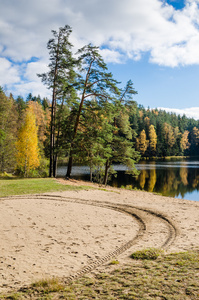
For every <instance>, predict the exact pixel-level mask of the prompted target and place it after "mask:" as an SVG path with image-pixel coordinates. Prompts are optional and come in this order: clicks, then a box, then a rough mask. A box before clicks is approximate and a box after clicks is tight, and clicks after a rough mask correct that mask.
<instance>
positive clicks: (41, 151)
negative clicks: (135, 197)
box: [0, 25, 199, 184]
mask: <svg viewBox="0 0 199 300" xmlns="http://www.w3.org/2000/svg"><path fill="white" fill-rule="evenodd" d="M71 33H72V30H71V28H70V27H69V26H68V25H66V26H65V27H63V28H60V29H59V31H58V32H57V31H52V34H53V38H52V39H50V40H49V42H48V44H47V48H48V50H49V56H50V57H49V60H50V63H49V72H47V73H43V74H38V76H39V77H40V78H41V80H42V82H43V83H44V84H45V85H46V86H47V87H48V88H49V89H50V90H51V92H52V99H50V100H49V99H47V98H43V99H41V97H40V96H39V95H38V96H33V95H32V94H31V93H30V94H29V95H28V96H27V98H26V99H23V97H21V96H18V97H13V95H12V94H9V92H8V91H4V90H3V88H0V173H5V172H7V173H14V174H16V175H18V176H23V177H44V176H50V177H56V175H57V165H58V163H59V162H60V161H61V160H64V161H65V162H66V163H67V165H68V168H67V173H66V177H67V178H70V176H71V171H72V166H73V164H74V163H76V164H77V163H78V164H86V165H88V166H89V167H90V180H91V181H92V180H93V178H94V176H95V179H97V180H98V181H101V182H103V183H104V184H106V183H107V180H108V176H109V174H111V173H112V172H113V170H112V169H111V166H112V164H113V163H121V164H125V165H126V166H127V167H128V170H129V171H128V172H129V173H131V174H133V175H137V174H138V172H137V170H136V168H135V163H136V162H138V161H139V160H140V159H141V158H152V157H153V158H157V157H166V156H195V155H197V154H198V147H199V121H196V120H194V119H190V118H187V117H186V116H185V115H183V116H180V115H176V114H175V113H167V112H165V111H162V110H158V109H150V108H144V107H143V106H141V105H138V104H137V103H136V101H135V100H134V96H135V95H136V94H137V91H135V89H134V87H133V82H132V81H131V80H129V81H128V82H127V83H126V85H124V87H123V88H121V85H122V84H121V83H119V82H117V80H115V79H114V78H113V75H112V74H111V73H110V72H109V71H108V68H107V65H106V64H105V62H104V60H103V58H102V56H101V55H100V50H99V48H97V47H95V46H92V45H90V44H89V45H86V46H84V47H83V48H81V49H79V50H78V51H77V53H76V54H75V55H74V54H73V51H72V47H73V46H72V44H71V43H70V42H69V37H70V34H71ZM35 93H36V92H35Z"/></svg>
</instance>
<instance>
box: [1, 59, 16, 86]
mask: <svg viewBox="0 0 199 300" xmlns="http://www.w3.org/2000/svg"><path fill="white" fill-rule="evenodd" d="M0 66H1V67H0V85H1V86H4V85H10V84H12V83H13V82H19V81H20V76H19V71H18V67H17V66H14V65H13V64H12V63H11V62H10V61H9V60H7V59H6V58H1V57H0Z"/></svg>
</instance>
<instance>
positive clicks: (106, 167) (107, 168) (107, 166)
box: [104, 160, 110, 185]
mask: <svg viewBox="0 0 199 300" xmlns="http://www.w3.org/2000/svg"><path fill="white" fill-rule="evenodd" d="M109 168H110V166H109V162H108V160H107V161H106V165H105V174H104V185H107V181H108V170H109Z"/></svg>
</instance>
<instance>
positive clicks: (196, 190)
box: [58, 160, 199, 201]
mask: <svg viewBox="0 0 199 300" xmlns="http://www.w3.org/2000/svg"><path fill="white" fill-rule="evenodd" d="M114 168H115V169H116V170H117V177H114V176H113V177H112V179H111V181H110V182H109V184H110V185H112V186H114V187H122V186H124V187H128V188H138V189H141V190H146V191H149V192H155V193H161V194H163V195H166V196H172V197H176V198H184V199H188V200H195V201H199V161H197V160H195V161H188V160H182V161H169V162H165V161H164V162H157V161H150V162H146V161H143V162H140V163H139V164H137V168H138V169H139V170H140V174H139V176H138V177H137V178H133V177H132V176H131V175H128V174H125V170H126V167H125V166H121V165H116V166H114ZM58 171H59V175H63V173H62V174H60V168H59V170H58ZM65 172H66V167H64V174H65ZM72 175H73V177H74V178H78V179H84V180H89V168H88V167H75V168H74V169H73V174H72Z"/></svg>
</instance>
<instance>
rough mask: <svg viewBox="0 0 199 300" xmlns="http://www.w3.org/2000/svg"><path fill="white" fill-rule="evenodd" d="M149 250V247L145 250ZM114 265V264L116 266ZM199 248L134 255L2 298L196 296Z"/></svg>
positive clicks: (169, 298) (176, 298)
mask: <svg viewBox="0 0 199 300" xmlns="http://www.w3.org/2000/svg"><path fill="white" fill-rule="evenodd" d="M145 252H146V251H145ZM112 267H113V266H112ZM198 282H199V251H197V250H195V251H188V252H182V253H174V254H169V255H165V254H164V255H163V254H162V255H160V256H159V257H158V258H157V259H156V260H154V259H153V258H152V259H149V258H147V259H143V258H142V259H138V260H136V259H132V262H130V263H129V264H128V265H125V266H122V264H121V265H119V268H117V269H116V266H114V270H112V271H111V270H110V271H109V272H108V273H100V274H97V275H93V276H84V277H82V278H79V279H78V280H75V281H73V282H71V283H70V284H68V285H64V284H63V283H61V281H59V280H58V279H49V280H46V279H45V280H43V281H38V282H35V283H34V284H32V285H31V286H30V287H29V288H27V289H24V290H23V289H21V290H20V291H18V292H15V293H9V294H7V295H0V299H13V300H18V299H43V300H44V299H67V300H76V299H78V300H79V299H81V300H91V299H100V300H113V299H126V300H133V299H135V300H139V299H140V300H141V299H142V300H155V299H157V300H159V299H167V300H186V299H191V300H196V299H199V284H198Z"/></svg>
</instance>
